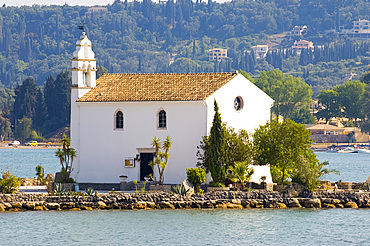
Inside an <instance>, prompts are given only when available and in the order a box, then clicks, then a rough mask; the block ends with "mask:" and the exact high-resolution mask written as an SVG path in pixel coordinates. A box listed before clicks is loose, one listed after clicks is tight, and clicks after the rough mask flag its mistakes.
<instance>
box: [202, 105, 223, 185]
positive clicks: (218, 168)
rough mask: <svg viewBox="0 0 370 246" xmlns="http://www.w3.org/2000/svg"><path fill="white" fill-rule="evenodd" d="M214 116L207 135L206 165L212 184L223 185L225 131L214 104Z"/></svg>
mask: <svg viewBox="0 0 370 246" xmlns="http://www.w3.org/2000/svg"><path fill="white" fill-rule="evenodd" d="M214 110H215V115H214V117H213V124H212V127H211V133H210V135H209V141H208V143H209V149H208V153H207V155H206V163H207V166H208V168H209V171H210V172H211V176H212V179H213V181H214V184H215V185H216V184H218V183H221V184H223V182H224V180H225V178H226V167H225V162H226V160H225V148H226V138H225V136H226V132H225V131H226V130H225V127H224V126H223V125H222V121H221V115H220V113H219V112H218V105H217V102H216V100H215V102H214Z"/></svg>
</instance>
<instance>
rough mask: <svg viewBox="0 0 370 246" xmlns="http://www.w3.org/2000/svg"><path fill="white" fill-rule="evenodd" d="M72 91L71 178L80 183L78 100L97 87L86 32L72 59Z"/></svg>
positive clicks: (93, 55) (91, 51) (92, 54)
mask: <svg viewBox="0 0 370 246" xmlns="http://www.w3.org/2000/svg"><path fill="white" fill-rule="evenodd" d="M71 70H72V89H71V124H70V135H71V136H70V138H71V147H72V148H74V149H75V150H76V153H77V157H76V158H75V160H74V161H73V171H72V174H71V177H72V178H74V179H75V181H76V182H78V174H79V171H80V157H79V151H80V107H79V105H78V103H77V100H78V99H80V98H81V97H82V96H83V95H85V94H86V93H87V92H89V91H90V90H91V89H93V88H95V86H96V70H97V69H96V59H95V54H94V52H93V50H92V44H91V41H90V40H89V39H88V38H87V36H86V34H85V32H83V33H82V36H81V37H80V39H79V40H78V41H77V42H76V50H75V51H74V52H73V58H72V69H71Z"/></svg>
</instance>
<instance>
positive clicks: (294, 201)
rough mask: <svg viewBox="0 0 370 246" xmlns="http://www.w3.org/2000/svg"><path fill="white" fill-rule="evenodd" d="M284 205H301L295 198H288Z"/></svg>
mask: <svg viewBox="0 0 370 246" xmlns="http://www.w3.org/2000/svg"><path fill="white" fill-rule="evenodd" d="M286 205H288V207H290V208H301V207H302V206H301V204H300V203H299V201H298V199H297V198H288V199H287V203H286Z"/></svg>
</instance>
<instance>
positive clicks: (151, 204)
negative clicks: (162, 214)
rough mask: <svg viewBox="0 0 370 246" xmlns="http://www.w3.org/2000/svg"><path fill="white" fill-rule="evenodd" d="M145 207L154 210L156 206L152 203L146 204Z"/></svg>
mask: <svg viewBox="0 0 370 246" xmlns="http://www.w3.org/2000/svg"><path fill="white" fill-rule="evenodd" d="M146 206H147V208H156V204H155V203H154V202H147V203H146Z"/></svg>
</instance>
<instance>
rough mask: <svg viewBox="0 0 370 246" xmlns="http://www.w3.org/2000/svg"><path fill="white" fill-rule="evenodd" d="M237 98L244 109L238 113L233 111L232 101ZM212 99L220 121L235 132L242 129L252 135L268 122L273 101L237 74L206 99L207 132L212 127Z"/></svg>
mask: <svg viewBox="0 0 370 246" xmlns="http://www.w3.org/2000/svg"><path fill="white" fill-rule="evenodd" d="M238 96H240V97H242V98H243V101H244V107H243V109H242V110H240V111H236V110H235V109H234V100H235V98H236V97H238ZM214 99H216V101H217V104H218V107H219V112H220V114H221V119H222V121H223V122H225V123H226V124H227V126H232V127H233V128H235V130H236V131H238V130H240V129H244V130H247V131H248V132H250V133H253V132H254V130H255V129H256V128H258V127H259V126H260V125H264V124H266V122H268V121H269V120H270V111H271V106H272V104H273V100H272V99H271V98H270V97H269V96H268V95H267V94H266V93H264V92H263V91H262V90H260V89H259V88H258V87H257V86H255V85H254V84H253V83H251V82H250V81H249V80H247V79H246V78H245V77H244V76H243V75H241V74H238V75H237V76H236V77H235V78H234V79H232V80H231V81H230V82H229V83H228V84H226V85H225V86H223V87H222V88H220V89H219V90H217V91H216V92H215V93H213V94H212V95H211V96H210V97H208V98H207V100H206V104H207V107H208V111H207V132H209V131H210V129H211V126H212V121H213V116H214V107H213V105H214Z"/></svg>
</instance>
